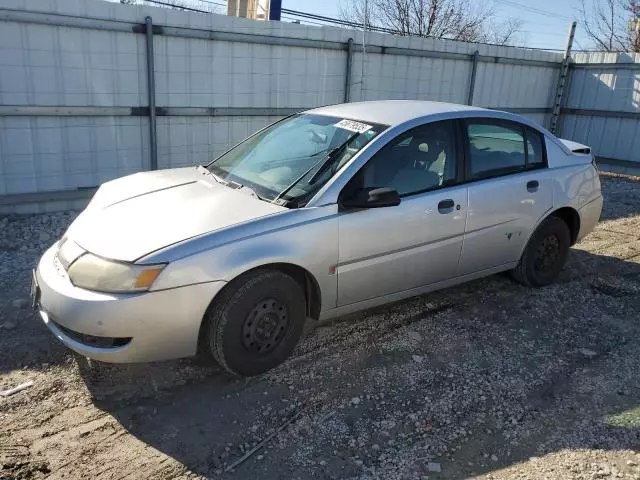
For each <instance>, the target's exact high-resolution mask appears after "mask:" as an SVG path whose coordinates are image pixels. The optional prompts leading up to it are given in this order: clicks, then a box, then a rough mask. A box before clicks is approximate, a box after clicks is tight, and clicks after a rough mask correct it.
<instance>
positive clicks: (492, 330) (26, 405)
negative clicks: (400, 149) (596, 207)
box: [0, 177, 640, 479]
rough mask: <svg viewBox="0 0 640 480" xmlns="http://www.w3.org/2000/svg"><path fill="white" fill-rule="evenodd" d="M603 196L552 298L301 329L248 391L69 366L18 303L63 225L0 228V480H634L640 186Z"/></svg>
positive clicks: (533, 294)
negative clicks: (280, 361)
mask: <svg viewBox="0 0 640 480" xmlns="http://www.w3.org/2000/svg"><path fill="white" fill-rule="evenodd" d="M603 190H604V193H605V208H604V212H603V217H602V222H601V223H600V224H599V226H598V227H597V229H596V231H595V232H594V233H592V234H591V235H589V236H588V237H587V238H586V239H585V240H584V241H582V242H581V243H580V244H578V245H576V246H575V247H574V248H573V249H572V251H571V254H570V258H569V262H568V265H567V266H566V268H565V270H564V272H563V273H562V276H561V278H560V280H559V281H558V282H557V283H556V284H555V285H552V286H549V287H546V288H541V289H528V288H525V287H522V286H520V285H517V284H515V283H513V282H512V281H511V280H510V279H509V278H508V277H507V276H506V275H497V276H492V277H489V278H486V279H483V280H479V281H475V282H472V283H469V284H466V285H463V286H459V287H455V288H449V289H446V290H443V291H440V292H436V293H432V294H428V295H424V296H421V297H417V298H414V299H411V300H408V301H404V302H401V303H397V304H394V305H391V306H387V307H384V308H378V309H375V310H371V311H368V312H365V313H362V314H358V315H352V316H350V317H346V318H341V319H338V320H337V321H333V322H328V323H322V324H318V325H312V326H310V328H309V331H308V334H307V336H306V339H305V340H304V341H303V342H302V344H301V345H300V347H299V348H298V349H297V351H296V353H295V355H294V356H293V358H292V359H291V360H289V361H288V362H286V363H285V364H284V365H283V366H281V367H279V368H277V369H276V370H274V371H272V372H270V373H268V374H266V375H263V376H261V377H258V378H253V379H249V380H231V379H228V378H226V377H224V376H222V375H221V374H220V373H219V372H218V371H216V370H214V369H211V368H208V367H203V366H199V365H197V364H196V363H194V362H193V361H190V360H181V361H175V362H163V363H158V364H153V365H133V366H113V365H106V364H97V363H95V362H93V363H88V362H87V361H86V360H84V359H81V358H76V357H75V356H73V355H72V354H71V353H70V352H69V351H68V350H67V349H65V348H64V347H63V346H62V345H61V344H59V343H57V341H56V340H55V339H54V338H53V336H52V335H51V334H49V332H48V331H47V330H46V328H45V327H44V326H43V325H42V323H41V321H39V320H38V319H36V318H35V316H34V315H33V314H32V313H31V311H30V309H29V308H28V307H27V306H25V305H24V303H25V302H24V301H23V299H26V297H27V296H28V288H29V268H30V266H31V265H32V264H33V263H34V262H35V261H36V258H37V257H38V255H39V254H40V253H41V251H42V249H43V247H44V244H46V243H47V240H48V243H51V241H53V239H54V238H55V237H56V236H57V235H59V234H60V233H61V231H62V229H63V228H64V224H66V222H68V221H69V220H70V219H71V218H73V213H67V214H62V216H59V215H58V216H53V217H55V218H53V217H52V216H51V215H40V216H29V217H5V218H3V219H0V227H1V228H0V230H4V231H5V232H6V231H11V232H17V233H16V234H15V235H18V236H17V237H16V239H14V240H12V239H11V238H4V239H3V238H0V260H1V261H2V263H1V264H0V390H1V389H4V388H9V387H13V386H15V385H18V384H20V383H23V382H25V381H27V380H32V381H33V382H34V385H33V386H31V387H30V388H28V389H26V390H24V391H22V392H20V393H17V394H15V395H12V396H10V397H5V398H2V397H0V479H14V478H20V479H22V478H33V479H40V478H51V479H60V478H100V479H120V478H136V479H137V478H141V479H142V478H144V479H169V478H181V479H186V478H201V477H207V478H229V479H245V478H260V479H285V478H286V479H289V478H296V479H308V478H363V479H369V478H376V479H414V478H415V479H425V478H431V479H459V478H469V477H474V478H483V479H489V478H492V479H506V478H529V479H542V478H548V479H558V478H562V479H564V478H575V479H594V478H632V479H640V374H639V372H640V341H639V340H638V339H639V338H640V179H637V178H636V179H631V178H621V177H618V178H616V177H606V178H603ZM65 215H66V216H65ZM53 225H55V228H54V227H53ZM47 229H49V232H48V233H49V234H50V235H51V238H48V235H47V234H45V235H44V237H43V236H42V235H41V233H42V231H46V230H47ZM56 229H58V230H56ZM15 235H14V236H15ZM0 236H1V234H0ZM5 237H6V235H5ZM43 238H44V241H43V240H42V239H43ZM25 242H26V243H27V246H26V247H24V244H25ZM29 242H31V243H29ZM23 247H24V248H23ZM256 445H258V446H260V445H262V448H260V449H258V450H257V451H255V453H253V454H252V455H250V456H249V457H248V458H247V459H246V460H245V461H242V462H241V463H239V464H236V465H235V466H233V465H234V462H237V461H239V460H241V459H242V458H243V455H245V453H246V452H249V451H251V449H253V448H254V447H255V446H256Z"/></svg>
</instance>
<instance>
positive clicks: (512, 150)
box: [467, 122, 526, 180]
mask: <svg viewBox="0 0 640 480" xmlns="http://www.w3.org/2000/svg"><path fill="white" fill-rule="evenodd" d="M467 136H468V142H469V174H470V177H471V179H473V180H475V179H480V178H487V177H494V176H499V175H505V174H508V173H513V172H518V171H520V170H524V169H525V167H526V158H525V142H524V137H523V132H522V128H520V127H519V126H518V125H514V126H512V125H507V124H497V123H481V122H473V123H469V124H468V126H467Z"/></svg>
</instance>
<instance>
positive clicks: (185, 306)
mask: <svg viewBox="0 0 640 480" xmlns="http://www.w3.org/2000/svg"><path fill="white" fill-rule="evenodd" d="M56 249H57V244H56V245H54V246H52V247H51V248H50V249H49V250H47V251H46V252H45V254H44V255H43V256H42V259H41V260H40V263H39V264H38V269H37V271H36V277H37V282H38V285H39V288H40V292H39V293H40V294H39V305H38V307H37V308H38V310H39V313H40V317H41V318H42V320H43V321H44V323H45V325H46V326H47V327H48V328H49V330H51V332H52V333H53V334H54V335H55V336H56V337H57V338H58V339H59V340H60V341H61V342H62V343H64V344H65V345H66V346H67V347H69V348H71V349H72V350H75V351H76V352H78V353H79V354H81V355H84V356H86V357H89V358H93V359H95V360H100V361H103V362H113V363H129V362H149V361H155V360H167V359H171V358H180V357H189V356H193V355H195V354H196V351H197V346H198V334H199V331H200V325H201V323H202V318H203V316H204V313H205V311H206V309H207V307H208V306H209V304H210V303H211V300H212V299H213V297H214V296H215V295H216V294H217V293H218V292H219V291H220V290H221V289H222V287H223V286H224V285H225V282H208V283H199V284H195V285H188V286H184V287H179V288H172V289H168V290H159V291H152V292H144V293H126V294H111V293H100V292H93V291H89V290H85V289H82V288H78V287H75V286H74V285H73V284H72V283H71V281H70V280H69V277H68V276H67V274H66V272H65V271H64V269H63V268H62V266H61V265H60V264H59V262H57V261H56V260H55V252H56ZM93 337H96V338H98V340H100V339H102V338H104V339H105V340H107V341H97V342H96V341H95V338H93ZM108 339H115V341H113V342H110V341H108ZM106 345H108V346H106Z"/></svg>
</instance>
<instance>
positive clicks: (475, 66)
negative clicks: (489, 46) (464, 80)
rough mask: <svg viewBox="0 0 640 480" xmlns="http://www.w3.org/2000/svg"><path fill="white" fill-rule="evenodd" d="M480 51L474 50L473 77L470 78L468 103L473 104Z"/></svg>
mask: <svg viewBox="0 0 640 480" xmlns="http://www.w3.org/2000/svg"><path fill="white" fill-rule="evenodd" d="M479 56H480V52H479V51H478V50H476V51H475V52H473V65H472V66H471V78H470V79H469V95H468V97H467V105H473V90H474V89H475V88H476V73H477V72H478V57H479Z"/></svg>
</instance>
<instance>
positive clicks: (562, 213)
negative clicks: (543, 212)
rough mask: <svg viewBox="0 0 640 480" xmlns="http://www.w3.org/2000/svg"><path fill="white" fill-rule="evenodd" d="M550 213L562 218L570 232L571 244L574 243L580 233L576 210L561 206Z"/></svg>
mask: <svg viewBox="0 0 640 480" xmlns="http://www.w3.org/2000/svg"><path fill="white" fill-rule="evenodd" d="M552 215H553V216H556V217H559V218H561V219H562V220H564V223H566V224H567V227H569V232H570V234H571V245H573V244H575V243H576V240H577V239H578V234H579V233H580V215H579V214H578V212H577V211H576V210H575V209H574V208H571V207H562V208H560V209H558V210H556V211H555V212H553V213H552Z"/></svg>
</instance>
